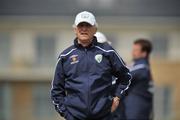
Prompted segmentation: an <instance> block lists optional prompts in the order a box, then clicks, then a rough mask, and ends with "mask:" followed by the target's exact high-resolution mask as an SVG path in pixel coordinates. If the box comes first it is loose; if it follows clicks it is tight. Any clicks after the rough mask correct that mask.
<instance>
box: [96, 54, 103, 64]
mask: <svg viewBox="0 0 180 120" xmlns="http://www.w3.org/2000/svg"><path fill="white" fill-rule="evenodd" d="M102 59H103V56H102V55H101V54H97V55H96V56H95V60H96V61H97V62H98V63H100V62H101V61H102Z"/></svg>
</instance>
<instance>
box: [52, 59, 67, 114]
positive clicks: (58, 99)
mask: <svg viewBox="0 0 180 120" xmlns="http://www.w3.org/2000/svg"><path fill="white" fill-rule="evenodd" d="M64 83H65V75H64V71H63V66H62V59H61V57H59V59H58V61H57V64H56V68H55V74H54V79H53V80H52V88H51V99H52V102H53V104H54V106H55V109H56V111H57V112H58V113H59V114H60V115H61V116H64V115H65V113H66V108H65V106H64V97H65V89H64V86H65V84H64Z"/></svg>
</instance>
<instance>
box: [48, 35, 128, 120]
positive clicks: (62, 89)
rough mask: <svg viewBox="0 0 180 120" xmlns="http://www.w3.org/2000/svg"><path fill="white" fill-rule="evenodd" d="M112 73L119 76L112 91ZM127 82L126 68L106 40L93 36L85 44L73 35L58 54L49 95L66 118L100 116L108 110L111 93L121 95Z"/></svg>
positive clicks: (87, 118)
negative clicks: (71, 43) (71, 42)
mask: <svg viewBox="0 0 180 120" xmlns="http://www.w3.org/2000/svg"><path fill="white" fill-rule="evenodd" d="M112 76H115V77H117V78H118V80H117V82H116V84H118V86H117V89H116V91H115V92H114V94H112V92H111V91H112ZM130 83H131V75H130V73H129V70H128V68H126V66H125V65H124V62H123V61H122V59H121V58H120V57H119V56H118V54H117V53H116V51H115V50H114V49H113V48H112V47H111V46H110V45H109V44H107V43H98V42H97V39H96V37H94V39H93V41H92V43H91V44H90V45H89V46H88V47H86V48H84V47H82V46H81V45H80V44H78V42H77V38H76V39H75V40H74V45H72V46H70V47H69V48H67V49H66V50H64V51H63V52H62V53H61V54H60V56H59V59H58V62H57V66H56V70H55V75H54V79H53V81H52V89H51V98H52V101H53V104H54V105H55V108H56V110H57V112H59V113H60V115H61V116H63V117H65V118H66V119H67V120H71V119H72V118H73V117H74V118H77V119H79V120H94V119H97V120H101V119H103V117H105V116H106V115H108V114H110V110H111V105H112V98H113V96H118V97H120V98H122V97H123V96H124V95H125V92H126V91H127V89H128V88H129V85H130Z"/></svg>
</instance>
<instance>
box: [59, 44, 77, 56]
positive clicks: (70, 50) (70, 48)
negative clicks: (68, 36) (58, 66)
mask: <svg viewBox="0 0 180 120" xmlns="http://www.w3.org/2000/svg"><path fill="white" fill-rule="evenodd" d="M74 50H76V48H75V47H74V45H71V46H70V47H68V48H66V49H65V50H63V52H61V53H60V54H59V57H65V56H67V55H69V54H70V53H71V52H73V51H74Z"/></svg>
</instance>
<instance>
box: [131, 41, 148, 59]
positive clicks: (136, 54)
mask: <svg viewBox="0 0 180 120" xmlns="http://www.w3.org/2000/svg"><path fill="white" fill-rule="evenodd" d="M132 57H133V60H135V59H139V58H145V57H146V52H143V51H142V48H141V45H139V44H134V45H133V49H132Z"/></svg>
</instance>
